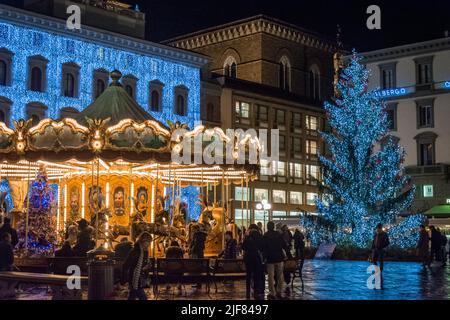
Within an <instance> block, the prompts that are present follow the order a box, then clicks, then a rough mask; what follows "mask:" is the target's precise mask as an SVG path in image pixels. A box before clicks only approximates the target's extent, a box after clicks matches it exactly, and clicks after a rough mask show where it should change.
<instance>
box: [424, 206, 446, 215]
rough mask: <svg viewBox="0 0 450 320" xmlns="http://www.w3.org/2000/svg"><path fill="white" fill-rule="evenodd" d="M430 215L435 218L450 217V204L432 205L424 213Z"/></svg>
mask: <svg viewBox="0 0 450 320" xmlns="http://www.w3.org/2000/svg"><path fill="white" fill-rule="evenodd" d="M424 214H425V215H426V216H428V217H434V218H449V217H450V204H440V205H437V206H434V207H432V208H431V209H429V210H427V211H425V213H424Z"/></svg>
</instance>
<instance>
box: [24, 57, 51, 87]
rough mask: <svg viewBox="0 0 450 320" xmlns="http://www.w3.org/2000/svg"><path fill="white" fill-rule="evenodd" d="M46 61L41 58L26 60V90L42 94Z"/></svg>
mask: <svg viewBox="0 0 450 320" xmlns="http://www.w3.org/2000/svg"><path fill="white" fill-rule="evenodd" d="M47 64H48V60H47V59H45V58H44V57H43V56H33V57H30V58H28V88H29V90H32V91H38V92H44V91H46V84H47Z"/></svg>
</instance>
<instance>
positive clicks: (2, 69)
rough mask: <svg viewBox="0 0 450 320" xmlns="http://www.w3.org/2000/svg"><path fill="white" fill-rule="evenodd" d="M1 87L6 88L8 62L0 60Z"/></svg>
mask: <svg viewBox="0 0 450 320" xmlns="http://www.w3.org/2000/svg"><path fill="white" fill-rule="evenodd" d="M0 86H6V62H5V61H3V60H0Z"/></svg>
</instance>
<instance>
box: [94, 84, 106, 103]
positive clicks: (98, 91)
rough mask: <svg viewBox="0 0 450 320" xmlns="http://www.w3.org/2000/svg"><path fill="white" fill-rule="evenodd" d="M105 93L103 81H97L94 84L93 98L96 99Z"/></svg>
mask: <svg viewBox="0 0 450 320" xmlns="http://www.w3.org/2000/svg"><path fill="white" fill-rule="evenodd" d="M103 91H105V81H103V80H102V79H97V82H96V84H95V98H96V99H97V98H98V97H99V96H100V95H101V94H102V93H103Z"/></svg>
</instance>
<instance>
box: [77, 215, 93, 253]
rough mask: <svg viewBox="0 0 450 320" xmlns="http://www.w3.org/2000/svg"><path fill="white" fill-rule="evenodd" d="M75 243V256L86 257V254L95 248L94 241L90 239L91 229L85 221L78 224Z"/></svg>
mask: <svg viewBox="0 0 450 320" xmlns="http://www.w3.org/2000/svg"><path fill="white" fill-rule="evenodd" d="M78 230H79V232H78V237H77V243H76V244H75V246H74V247H73V251H74V252H75V256H77V257H86V255H87V252H88V251H90V250H92V249H94V248H95V241H94V240H93V239H92V230H93V229H92V228H91V227H90V226H89V223H88V222H87V220H85V219H81V220H80V221H79V222H78Z"/></svg>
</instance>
